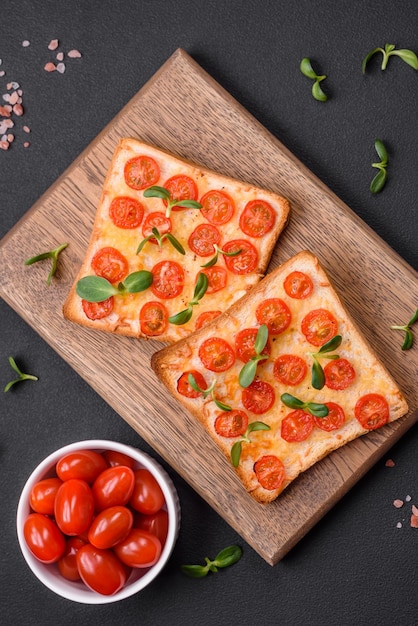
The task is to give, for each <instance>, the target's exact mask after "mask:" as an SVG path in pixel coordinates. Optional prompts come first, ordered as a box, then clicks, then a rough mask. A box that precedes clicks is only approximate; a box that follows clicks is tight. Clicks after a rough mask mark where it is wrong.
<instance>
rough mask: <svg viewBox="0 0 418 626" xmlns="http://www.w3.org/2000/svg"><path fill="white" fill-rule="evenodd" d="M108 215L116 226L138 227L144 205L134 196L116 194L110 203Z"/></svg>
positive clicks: (142, 215)
mask: <svg viewBox="0 0 418 626" xmlns="http://www.w3.org/2000/svg"><path fill="white" fill-rule="evenodd" d="M109 217H110V219H111V220H112V222H113V223H114V225H115V226H117V227H118V228H138V226H140V225H141V222H142V218H143V217H144V207H143V206H142V204H141V203H140V202H138V200H135V198H129V196H116V198H113V200H112V202H111V203H110V207H109Z"/></svg>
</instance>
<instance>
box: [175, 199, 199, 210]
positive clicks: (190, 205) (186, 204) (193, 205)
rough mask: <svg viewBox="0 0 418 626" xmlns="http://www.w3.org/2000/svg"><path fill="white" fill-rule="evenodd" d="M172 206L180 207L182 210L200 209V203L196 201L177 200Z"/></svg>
mask: <svg viewBox="0 0 418 626" xmlns="http://www.w3.org/2000/svg"><path fill="white" fill-rule="evenodd" d="M172 206H180V207H183V208H184V209H201V208H202V205H201V204H200V202H196V200H179V201H178V202H175V203H174V204H173V205H172Z"/></svg>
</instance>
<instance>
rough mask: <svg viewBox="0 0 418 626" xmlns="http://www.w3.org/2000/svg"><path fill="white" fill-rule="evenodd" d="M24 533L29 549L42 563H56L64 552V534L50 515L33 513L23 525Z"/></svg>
mask: <svg viewBox="0 0 418 626" xmlns="http://www.w3.org/2000/svg"><path fill="white" fill-rule="evenodd" d="M23 535H24V537H25V541H26V545H27V546H28V548H29V550H30V551H31V552H32V554H33V555H34V556H35V557H36V558H37V559H38V561H41V562H42V563H55V562H56V561H58V559H59V558H60V557H61V556H62V555H63V554H64V550H65V538H64V535H63V534H62V532H61V531H60V529H59V528H58V526H57V525H56V523H55V522H54V521H53V520H52V519H51V518H50V517H46V516H45V515H42V514H41V513H31V514H30V515H29V516H28V518H27V519H26V521H25V524H24V526H23Z"/></svg>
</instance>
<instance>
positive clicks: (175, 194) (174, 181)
mask: <svg viewBox="0 0 418 626" xmlns="http://www.w3.org/2000/svg"><path fill="white" fill-rule="evenodd" d="M163 187H164V188H165V189H167V191H169V192H170V200H175V201H176V202H178V201H179V200H197V194H198V191H197V186H196V183H195V182H194V180H193V178H190V176H186V175H185V174H177V175H176V176H172V177H171V178H169V179H168V180H167V181H166V182H165V183H164V185H163ZM164 204H165V205H166V206H167V201H166V200H164ZM181 210H184V209H183V207H180V206H177V207H173V211H181Z"/></svg>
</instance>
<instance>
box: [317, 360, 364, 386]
mask: <svg viewBox="0 0 418 626" xmlns="http://www.w3.org/2000/svg"><path fill="white" fill-rule="evenodd" d="M324 374H325V384H326V386H327V387H328V389H334V390H341V389H347V387H349V386H350V385H351V383H352V382H354V379H355V377H356V372H355V370H354V367H353V366H352V365H351V363H350V362H349V361H347V359H335V361H330V362H329V363H327V365H326V366H325V367H324Z"/></svg>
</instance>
